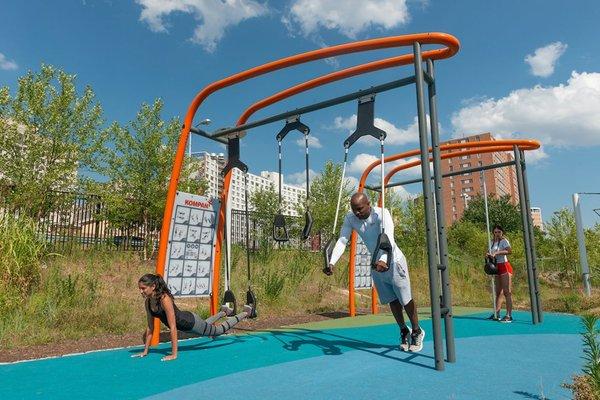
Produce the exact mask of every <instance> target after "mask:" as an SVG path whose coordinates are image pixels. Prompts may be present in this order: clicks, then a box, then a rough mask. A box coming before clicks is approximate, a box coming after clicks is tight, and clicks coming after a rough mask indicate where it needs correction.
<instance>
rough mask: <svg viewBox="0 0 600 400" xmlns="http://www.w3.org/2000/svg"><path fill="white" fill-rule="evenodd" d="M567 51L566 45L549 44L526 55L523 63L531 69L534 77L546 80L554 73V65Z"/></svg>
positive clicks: (558, 43)
mask: <svg viewBox="0 0 600 400" xmlns="http://www.w3.org/2000/svg"><path fill="white" fill-rule="evenodd" d="M565 50H567V45H566V44H564V43H561V42H554V43H550V44H549V45H547V46H544V47H540V48H539V49H536V50H535V52H534V54H528V55H527V57H525V62H526V63H527V64H529V66H530V67H531V73H532V74H533V75H535V76H541V77H543V78H547V77H549V76H550V75H552V74H553V73H554V65H555V64H556V62H557V61H558V59H559V58H560V56H562V55H563V54H564V52H565Z"/></svg>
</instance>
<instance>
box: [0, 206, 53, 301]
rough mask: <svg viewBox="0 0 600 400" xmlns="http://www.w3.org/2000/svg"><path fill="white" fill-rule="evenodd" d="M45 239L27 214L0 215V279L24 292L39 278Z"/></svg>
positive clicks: (23, 293) (28, 290)
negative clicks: (38, 232)
mask: <svg viewBox="0 0 600 400" xmlns="http://www.w3.org/2000/svg"><path fill="white" fill-rule="evenodd" d="M44 253H45V246H44V242H43V240H42V239H41V238H40V237H39V236H38V234H37V233H36V226H35V224H34V223H33V221H32V220H31V219H29V218H27V217H24V216H13V215H10V214H6V215H4V216H1V217H0V281H1V282H3V283H4V285H7V286H14V287H17V288H19V289H20V291H21V294H22V295H23V296H25V295H26V294H27V293H29V292H30V291H31V289H32V288H33V287H34V286H35V285H36V284H37V283H38V282H39V279H40V271H41V259H42V257H43V256H44Z"/></svg>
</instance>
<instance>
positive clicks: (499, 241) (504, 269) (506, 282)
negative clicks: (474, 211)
mask: <svg viewBox="0 0 600 400" xmlns="http://www.w3.org/2000/svg"><path fill="white" fill-rule="evenodd" d="M492 232H493V234H494V239H493V242H492V246H491V247H490V250H489V252H488V253H487V255H488V256H490V257H494V258H495V261H496V266H497V267H498V275H496V276H495V277H494V279H495V280H496V310H494V314H493V315H492V316H490V319H494V320H498V319H499V318H500V310H501V309H502V297H501V295H502V294H504V298H505V299H506V315H505V316H504V317H503V318H502V319H500V322H504V323H510V322H512V306H513V303H512V275H513V268H512V265H510V262H509V261H508V257H507V255H508V254H512V249H511V248H510V243H509V242H508V239H506V238H505V237H504V229H502V227H501V226H500V225H494V229H492Z"/></svg>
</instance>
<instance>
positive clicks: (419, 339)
mask: <svg viewBox="0 0 600 400" xmlns="http://www.w3.org/2000/svg"><path fill="white" fill-rule="evenodd" d="M424 338H425V331H424V330H423V328H419V330H418V331H415V330H413V331H412V333H411V334H410V346H409V347H408V351H412V352H414V353H417V352H419V351H421V350H423V339H424Z"/></svg>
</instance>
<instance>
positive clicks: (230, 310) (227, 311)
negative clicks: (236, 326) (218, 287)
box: [221, 304, 233, 317]
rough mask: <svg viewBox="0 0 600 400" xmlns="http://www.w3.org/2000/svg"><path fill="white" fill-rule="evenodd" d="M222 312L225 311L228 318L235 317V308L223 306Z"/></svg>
mask: <svg viewBox="0 0 600 400" xmlns="http://www.w3.org/2000/svg"><path fill="white" fill-rule="evenodd" d="M221 311H223V312H224V313H225V315H226V316H228V317H230V316H232V315H233V308H231V307H229V306H227V304H223V305H222V306H221Z"/></svg>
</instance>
